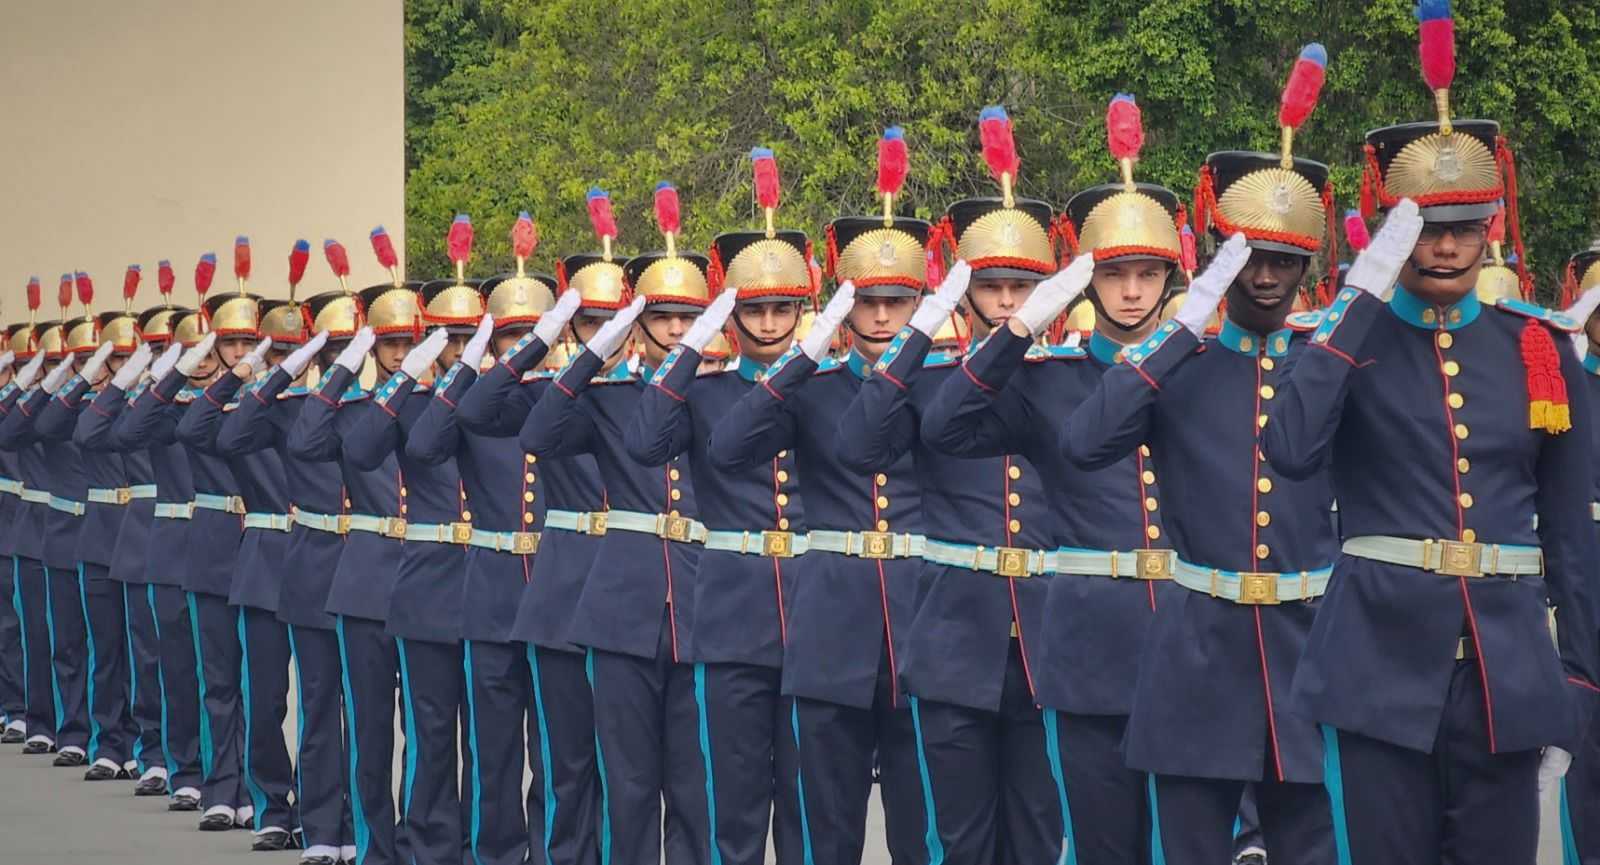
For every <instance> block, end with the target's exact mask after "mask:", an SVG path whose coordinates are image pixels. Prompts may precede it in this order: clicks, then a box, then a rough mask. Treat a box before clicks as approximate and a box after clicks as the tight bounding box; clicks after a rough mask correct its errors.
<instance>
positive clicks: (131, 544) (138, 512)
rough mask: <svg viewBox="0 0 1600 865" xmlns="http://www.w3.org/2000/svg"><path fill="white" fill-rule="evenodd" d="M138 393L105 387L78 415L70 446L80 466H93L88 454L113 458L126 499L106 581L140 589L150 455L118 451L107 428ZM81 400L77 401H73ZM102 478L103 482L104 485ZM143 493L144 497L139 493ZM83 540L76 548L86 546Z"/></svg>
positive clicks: (151, 506)
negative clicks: (79, 456)
mask: <svg viewBox="0 0 1600 865" xmlns="http://www.w3.org/2000/svg"><path fill="white" fill-rule="evenodd" d="M141 392H142V388H135V389H134V390H133V391H132V392H130V393H123V391H122V390H121V389H116V388H115V386H114V385H110V384H107V385H106V387H105V388H104V389H102V390H101V391H100V392H99V393H98V394H96V395H95V397H94V399H93V400H92V401H90V402H89V403H88V404H87V407H86V408H84V409H83V410H82V411H79V412H78V420H77V427H76V429H75V431H74V432H73V436H72V440H73V441H75V442H77V444H78V448H79V450H80V451H82V453H83V454H84V459H85V461H86V463H85V464H86V465H92V464H93V458H92V457H91V454H109V455H111V456H114V457H116V459H117V460H118V461H119V462H120V464H121V466H122V470H123V480H122V482H121V483H120V484H118V485H117V486H124V487H128V489H129V495H130V499H129V501H128V503H127V504H126V505H124V506H123V508H122V510H123V511H124V513H123V516H122V520H121V521H120V522H119V523H118V527H117V533H116V536H115V538H114V539H113V541H112V550H114V551H115V552H116V555H114V556H112V557H111V562H110V565H111V579H113V580H116V581H117V582H121V583H133V584H135V585H144V582H145V550H146V548H147V547H148V546H149V543H150V527H151V524H152V522H153V521H154V520H155V510H156V503H155V495H154V489H155V483H156V475H155V470H154V469H153V468H151V466H150V453H149V451H147V450H145V449H144V448H132V449H126V450H125V449H122V448H121V447H120V446H119V445H118V444H117V442H116V441H115V440H114V438H113V437H112V435H111V429H112V425H113V423H114V422H115V421H116V419H117V418H118V417H120V416H121V415H122V412H123V411H124V410H125V409H126V408H127V407H128V405H129V404H130V403H132V402H133V399H134V397H135V396H137V395H138V394H139V393H141ZM78 399H80V400H81V399H82V397H81V396H80V397H78ZM109 478H110V476H109V475H107V476H106V479H108V480H109ZM135 491H137V492H138V493H139V494H138V495H134V493H135ZM146 491H149V493H150V494H149V495H145V494H144V493H145V492H146ZM86 542H87V541H86V540H85V539H84V538H80V539H79V543H80V544H81V543H86Z"/></svg>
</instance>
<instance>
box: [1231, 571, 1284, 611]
mask: <svg viewBox="0 0 1600 865" xmlns="http://www.w3.org/2000/svg"><path fill="white" fill-rule="evenodd" d="M1239 603H1241V604H1249V605H1251V606H1264V607H1265V606H1274V605H1276V604H1277V603H1278V575H1277V574H1263V573H1241V574H1239Z"/></svg>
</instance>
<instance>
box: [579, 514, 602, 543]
mask: <svg viewBox="0 0 1600 865" xmlns="http://www.w3.org/2000/svg"><path fill="white" fill-rule="evenodd" d="M583 531H584V532H585V533H587V534H590V535H594V536H595V537H599V536H601V535H604V534H605V533H606V512H605V511H590V512H589V525H588V527H587V528H585V529H583Z"/></svg>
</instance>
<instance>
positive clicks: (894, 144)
mask: <svg viewBox="0 0 1600 865" xmlns="http://www.w3.org/2000/svg"><path fill="white" fill-rule="evenodd" d="M908 162H909V160H908V159H907V157H906V137H905V133H904V132H902V131H901V129H900V127H898V126H891V127H889V128H888V129H885V130H884V131H883V137H882V138H880V139H878V194H879V195H897V194H899V192H900V187H901V186H902V185H903V184H904V183H905V182H906V172H907V171H908V170H909V169H908V167H907V163H908Z"/></svg>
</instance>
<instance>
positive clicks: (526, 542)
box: [511, 532, 539, 556]
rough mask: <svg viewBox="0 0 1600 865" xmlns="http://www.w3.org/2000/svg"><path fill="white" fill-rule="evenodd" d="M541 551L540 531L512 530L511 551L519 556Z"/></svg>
mask: <svg viewBox="0 0 1600 865" xmlns="http://www.w3.org/2000/svg"><path fill="white" fill-rule="evenodd" d="M538 551H539V533H538V532H512V533H511V552H513V553H515V554H516V555H519V556H531V555H533V554H534V553H536V552H538Z"/></svg>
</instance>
